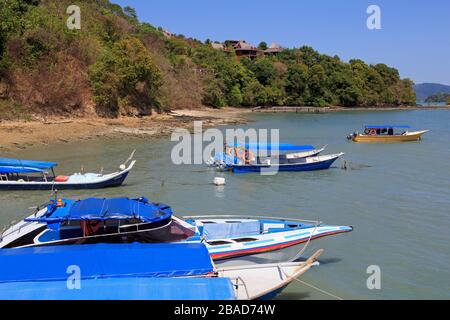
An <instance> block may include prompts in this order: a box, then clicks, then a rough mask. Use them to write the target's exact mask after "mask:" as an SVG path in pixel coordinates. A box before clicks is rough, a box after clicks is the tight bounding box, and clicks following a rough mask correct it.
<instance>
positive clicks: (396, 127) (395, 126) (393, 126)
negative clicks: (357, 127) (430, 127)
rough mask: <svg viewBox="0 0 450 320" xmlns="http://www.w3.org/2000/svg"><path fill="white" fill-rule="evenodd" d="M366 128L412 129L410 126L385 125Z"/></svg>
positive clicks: (366, 126) (367, 127)
mask: <svg viewBox="0 0 450 320" xmlns="http://www.w3.org/2000/svg"><path fill="white" fill-rule="evenodd" d="M364 128H366V129H388V128H392V129H409V128H411V127H410V126H408V125H392V124H385V125H365V126H364Z"/></svg>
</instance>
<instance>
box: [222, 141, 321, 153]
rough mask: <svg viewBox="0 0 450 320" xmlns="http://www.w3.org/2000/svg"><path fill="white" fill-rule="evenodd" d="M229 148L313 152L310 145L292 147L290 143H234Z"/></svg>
mask: <svg viewBox="0 0 450 320" xmlns="http://www.w3.org/2000/svg"><path fill="white" fill-rule="evenodd" d="M228 146H229V147H245V148H246V149H249V150H279V151H308V150H314V149H315V147H314V146H311V145H294V144H290V143H278V144H276V143H246V144H240V143H235V144H231V145H228Z"/></svg>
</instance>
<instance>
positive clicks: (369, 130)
mask: <svg viewBox="0 0 450 320" xmlns="http://www.w3.org/2000/svg"><path fill="white" fill-rule="evenodd" d="M409 128H410V126H407V125H366V126H364V134H365V135H378V136H379V135H387V136H393V135H403V134H405V133H406V132H407V131H406V130H405V129H409Z"/></svg>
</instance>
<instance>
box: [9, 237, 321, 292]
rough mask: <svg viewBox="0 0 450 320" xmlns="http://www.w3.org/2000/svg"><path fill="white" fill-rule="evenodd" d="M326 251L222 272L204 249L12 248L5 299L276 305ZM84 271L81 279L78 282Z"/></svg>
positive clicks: (161, 246)
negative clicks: (215, 301)
mask: <svg viewBox="0 0 450 320" xmlns="http://www.w3.org/2000/svg"><path fill="white" fill-rule="evenodd" d="M322 251H323V250H318V251H317V252H316V253H315V254H314V255H312V256H311V257H310V258H309V259H308V260H306V261H304V262H287V263H278V264H268V265H258V266H243V267H239V266H236V267H228V268H227V267H224V268H223V267H219V268H218V267H216V266H215V265H214V264H213V262H212V261H211V258H210V256H209V253H208V250H207V248H206V247H205V246H204V245H203V244H201V243H196V244H192V243H191V244H188V243H175V244H138V243H133V244H96V245H83V246H82V245H73V246H49V247H37V248H22V249H5V250H0V264H1V266H2V271H3V272H2V273H1V274H0V299H7V300H18V299H31V300H61V299H62V300H71V299H84V300H85V299H88V300H105V299H116V300H118V299H120V300H128V299H145V300H151V299H156V300H164V299H169V300H174V299H182V300H191V299H195V300H198V299H204V300H206V299H207V300H210V299H220V300H226V299H230V300H234V299H240V300H254V299H270V298H273V297H275V296H276V295H277V294H279V293H280V292H281V291H282V290H283V289H284V288H285V287H286V286H287V285H289V283H290V282H292V281H293V280H294V279H296V278H297V277H299V276H301V275H302V274H304V273H305V272H306V271H308V270H309V269H310V268H311V267H312V266H313V265H314V264H315V261H316V260H317V258H318V257H319V256H320V254H321V253H322ZM76 270H80V271H81V272H79V273H78V277H77V278H72V277H71V276H70V275H71V274H73V273H74V272H76ZM68 274H69V276H68ZM77 282H78V283H77ZM69 289H71V290H69ZM77 289H78V290H77Z"/></svg>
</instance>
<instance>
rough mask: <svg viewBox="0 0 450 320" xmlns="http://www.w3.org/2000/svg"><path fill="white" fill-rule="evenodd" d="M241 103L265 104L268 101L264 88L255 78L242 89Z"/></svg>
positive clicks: (250, 104)
mask: <svg viewBox="0 0 450 320" xmlns="http://www.w3.org/2000/svg"><path fill="white" fill-rule="evenodd" d="M242 103H243V105H245V106H249V107H256V106H265V105H267V103H268V96H267V91H266V88H265V87H264V86H263V85H262V84H260V83H259V82H258V81H257V80H253V81H251V82H250V83H248V84H247V85H246V86H245V87H244V89H243V101H242Z"/></svg>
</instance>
